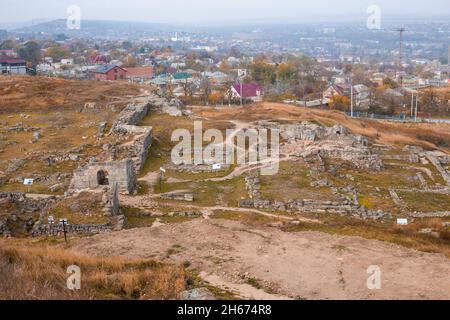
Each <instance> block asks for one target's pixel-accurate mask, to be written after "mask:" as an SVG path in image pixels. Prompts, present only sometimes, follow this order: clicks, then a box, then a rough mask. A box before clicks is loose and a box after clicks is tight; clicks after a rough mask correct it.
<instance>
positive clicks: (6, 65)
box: [0, 57, 27, 74]
mask: <svg viewBox="0 0 450 320" xmlns="http://www.w3.org/2000/svg"><path fill="white" fill-rule="evenodd" d="M26 73H27V62H26V61H25V60H23V59H19V58H11V57H0V74H26Z"/></svg>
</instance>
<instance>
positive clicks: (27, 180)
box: [23, 179, 34, 193]
mask: <svg viewBox="0 0 450 320" xmlns="http://www.w3.org/2000/svg"><path fill="white" fill-rule="evenodd" d="M33 183H34V179H23V184H24V185H25V186H27V187H28V188H27V189H28V193H30V186H32V185H33Z"/></svg>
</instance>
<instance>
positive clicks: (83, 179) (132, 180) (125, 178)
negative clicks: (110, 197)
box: [70, 159, 136, 194]
mask: <svg viewBox="0 0 450 320" xmlns="http://www.w3.org/2000/svg"><path fill="white" fill-rule="evenodd" d="M101 172H104V173H105V176H106V178H107V179H108V184H107V185H109V186H113V185H115V184H117V185H118V187H119V190H120V191H122V192H127V193H128V194H131V193H133V191H134V190H135V187H136V174H135V171H134V166H133V161H131V160H130V159H128V160H123V161H112V162H106V163H96V162H94V163H89V164H87V165H85V166H83V167H81V168H79V169H77V170H76V171H75V172H74V174H73V178H72V182H71V184H70V190H86V189H96V188H99V187H101V186H105V185H102V184H101V183H99V179H98V178H99V174H100V173H101Z"/></svg>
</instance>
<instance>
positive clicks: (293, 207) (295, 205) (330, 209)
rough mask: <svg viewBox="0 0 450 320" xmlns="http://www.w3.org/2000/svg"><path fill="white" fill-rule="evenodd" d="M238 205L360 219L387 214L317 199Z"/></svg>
mask: <svg viewBox="0 0 450 320" xmlns="http://www.w3.org/2000/svg"><path fill="white" fill-rule="evenodd" d="M239 207H241V208H254V209H260V210H269V211H275V212H276V211H278V212H289V213H299V212H301V213H307V212H310V213H333V214H340V215H352V216H355V217H359V218H362V219H382V218H385V217H386V216H388V215H387V214H385V213H384V212H382V211H371V210H367V208H365V207H364V206H359V205H358V206H356V205H353V204H352V203H351V202H350V201H347V200H346V201H342V202H337V201H319V200H309V199H305V200H290V201H287V202H283V201H272V200H259V199H253V200H240V201H239Z"/></svg>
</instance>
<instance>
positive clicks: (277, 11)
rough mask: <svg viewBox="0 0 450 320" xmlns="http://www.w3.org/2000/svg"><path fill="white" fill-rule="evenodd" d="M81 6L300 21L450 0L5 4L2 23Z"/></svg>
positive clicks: (166, 17)
mask: <svg viewBox="0 0 450 320" xmlns="http://www.w3.org/2000/svg"><path fill="white" fill-rule="evenodd" d="M72 4H74V5H78V6H80V8H81V10H82V18H84V19H101V20H125V21H145V22H163V23H189V22H214V21H233V20H262V19H267V20H277V21H280V20H281V19H283V18H288V19H291V20H292V19H295V17H302V16H305V15H315V16H316V15H325V16H328V15H338V16H340V15H352V16H356V17H358V16H359V15H361V16H362V17H364V16H366V15H367V14H366V9H367V7H368V6H370V5H373V4H376V5H379V6H380V8H381V9H382V14H387V15H393V14H395V15H398V14H405V15H410V14H418V15H432V14H450V0H425V1H424V0H69V1H68V0H0V8H1V9H0V22H2V23H8V22H19V21H20V22H22V21H29V20H33V19H40V18H64V17H66V16H67V14H66V11H67V7H68V6H69V5H72Z"/></svg>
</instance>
